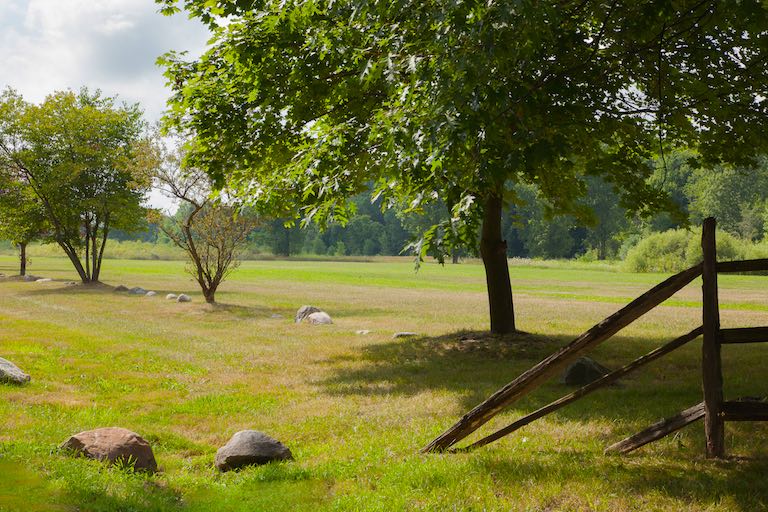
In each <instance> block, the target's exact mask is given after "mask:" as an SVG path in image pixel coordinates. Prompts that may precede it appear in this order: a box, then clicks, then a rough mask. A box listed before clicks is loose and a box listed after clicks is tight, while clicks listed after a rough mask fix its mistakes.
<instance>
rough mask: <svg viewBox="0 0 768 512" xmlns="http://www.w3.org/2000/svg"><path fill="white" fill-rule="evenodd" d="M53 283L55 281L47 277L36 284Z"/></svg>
mask: <svg viewBox="0 0 768 512" xmlns="http://www.w3.org/2000/svg"><path fill="white" fill-rule="evenodd" d="M51 281H53V279H51V278H50V277H46V278H45V279H38V280H37V281H35V282H36V283H50V282H51Z"/></svg>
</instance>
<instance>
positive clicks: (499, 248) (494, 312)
mask: <svg viewBox="0 0 768 512" xmlns="http://www.w3.org/2000/svg"><path fill="white" fill-rule="evenodd" d="M501 210H502V200H501V196H499V195H491V196H489V197H488V198H487V200H486V202H485V209H484V212H483V228H482V234H481V237H480V256H481V257H482V259H483V265H484V266H485V280H486V283H487V285H488V305H489V306H490V316H491V332H493V333H496V334H507V333H510V332H514V331H515V311H514V307H513V305H512V284H511V283H510V280H509V266H508V264H507V242H506V241H505V240H503V239H502V237H501Z"/></svg>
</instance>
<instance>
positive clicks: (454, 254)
mask: <svg viewBox="0 0 768 512" xmlns="http://www.w3.org/2000/svg"><path fill="white" fill-rule="evenodd" d="M458 262H459V251H457V250H456V249H454V250H453V251H451V263H452V264H454V265H456V264H457V263H458Z"/></svg>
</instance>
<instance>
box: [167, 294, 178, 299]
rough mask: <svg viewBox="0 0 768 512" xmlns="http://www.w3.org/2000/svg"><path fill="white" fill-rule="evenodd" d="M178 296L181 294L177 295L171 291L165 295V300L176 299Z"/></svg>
mask: <svg viewBox="0 0 768 512" xmlns="http://www.w3.org/2000/svg"><path fill="white" fill-rule="evenodd" d="M178 298H179V296H178V295H176V294H175V293H169V294H168V295H166V296H165V300H176V299H178Z"/></svg>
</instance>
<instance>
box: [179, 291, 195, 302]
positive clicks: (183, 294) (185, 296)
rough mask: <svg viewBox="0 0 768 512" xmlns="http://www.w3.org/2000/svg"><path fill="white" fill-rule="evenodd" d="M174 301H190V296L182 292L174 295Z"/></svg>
mask: <svg viewBox="0 0 768 512" xmlns="http://www.w3.org/2000/svg"><path fill="white" fill-rule="evenodd" d="M176 302H192V298H191V297H190V296H189V295H187V294H186V293H182V294H181V295H179V296H178V297H176Z"/></svg>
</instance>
